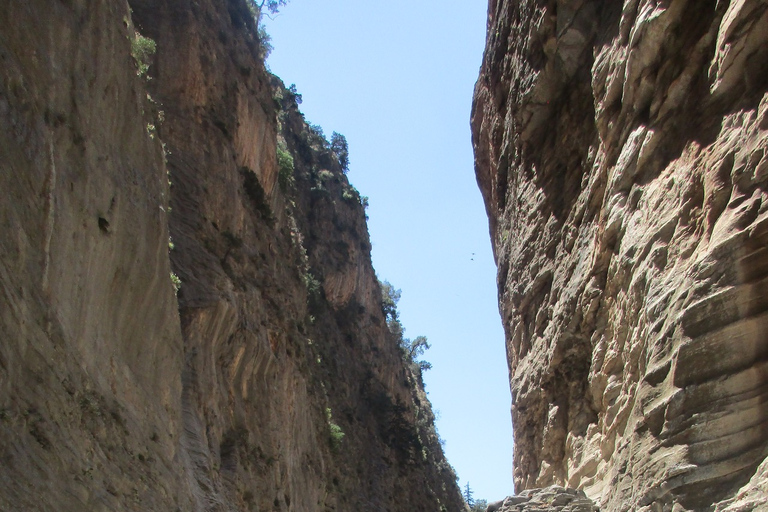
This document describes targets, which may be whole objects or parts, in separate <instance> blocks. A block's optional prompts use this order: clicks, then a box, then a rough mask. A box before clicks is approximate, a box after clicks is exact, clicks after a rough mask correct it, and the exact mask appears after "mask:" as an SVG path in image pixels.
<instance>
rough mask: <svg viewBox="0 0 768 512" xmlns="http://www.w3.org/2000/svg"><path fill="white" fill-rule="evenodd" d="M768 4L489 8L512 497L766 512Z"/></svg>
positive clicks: (484, 137)
mask: <svg viewBox="0 0 768 512" xmlns="http://www.w3.org/2000/svg"><path fill="white" fill-rule="evenodd" d="M767 39H768V6H767V5H766V4H765V3H764V2H760V1H756V0H754V1H750V0H740V1H735V0H734V1H731V2H714V1H705V2H691V1H685V0H672V1H669V2H654V1H648V0H634V1H625V2H603V1H587V0H584V1H554V0H553V1H526V0H522V1H506V0H493V1H491V2H490V3H489V18H488V36H487V46H486V52H485V56H484V60H483V65H482V68H481V73H480V78H479V80H478V82H477V85H476V89H475V98H474V105H473V113H472V129H473V142H474V148H475V165H476V173H477V179H478V183H479V185H480V188H481V190H482V192H483V196H484V198H485V202H486V208H487V211H488V215H489V219H490V227H491V236H492V239H493V244H494V248H495V255H496V260H497V263H498V267H499V273H498V285H499V303H500V310H501V313H502V316H503V322H504V327H505V330H506V337H507V355H508V361H509V366H510V387H511V390H512V394H513V402H514V404H513V408H512V416H513V422H514V427H515V485H516V488H517V489H518V490H523V489H529V488H533V487H542V486H546V485H550V484H553V483H557V484H560V485H567V486H569V487H574V488H581V489H584V490H585V491H586V492H587V494H588V495H589V496H590V497H592V498H594V499H595V500H596V501H597V502H599V503H600V504H601V506H602V509H603V510H610V511H613V510H616V511H619V510H621V511H623V510H649V511H650V510H673V509H674V510H676V511H677V510H710V509H711V510H758V509H761V508H765V507H768V496H767V495H766V489H767V488H768V462H766V455H768V154H766V153H768V132H766V129H768V96H766V94H765V93H766V90H767V87H766V86H767V85H768V44H766V43H768V41H767Z"/></svg>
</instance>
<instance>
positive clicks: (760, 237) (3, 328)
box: [0, 0, 768, 512]
mask: <svg viewBox="0 0 768 512" xmlns="http://www.w3.org/2000/svg"><path fill="white" fill-rule="evenodd" d="M284 3H285V2H283V4H284ZM257 5H258V2H256V3H254V2H252V1H250V0H49V1H45V0H3V1H2V2H0V124H1V126H2V130H0V194H1V196H0V229H1V232H2V235H1V236H0V336H1V337H2V341H0V512H17V511H19V512H42V511H44V512H69V511H71V512H82V511H98V512H107V511H109V512H112V511H119V512H128V511H135V512H139V511H142V512H143V511H158V512H160V511H162V512H165V511H167V512H235V511H238V512H240V511H259V512H264V511H286V512H310V511H339V512H345V511H349V512H352V511H365V512H369V511H370V512H411V511H426V512H432V511H434V512H468V511H469V510H470V509H469V507H468V505H467V503H465V501H464V499H463V497H462V493H461V491H460V489H459V486H458V484H457V477H456V474H455V472H454V469H453V467H452V466H451V465H450V464H449V461H448V460H447V459H446V456H445V454H444V452H443V446H442V441H441V439H440V437H439V436H438V434H437V430H436V428H435V413H433V411H432V407H431V404H430V401H429V400H428V398H427V394H426V391H425V389H424V382H423V379H422V375H421V370H420V369H419V365H418V364H414V360H413V357H412V355H411V356H410V357H409V354H408V352H407V351H404V350H403V349H402V348H401V346H400V344H399V341H398V334H397V333H396V332H393V331H392V330H391V329H390V327H389V325H388V322H390V321H391V319H392V315H393V313H392V311H391V309H392V308H393V307H394V305H393V304H387V303H386V302H385V301H384V299H383V294H382V284H381V283H380V282H379V279H378V278H377V275H376V273H375V271H374V269H373V266H372V263H371V249H372V246H371V241H370V238H369V234H368V227H367V224H366V221H367V216H366V211H365V206H366V204H365V203H366V199H365V198H364V197H363V196H361V194H360V192H359V191H358V190H357V189H355V188H354V187H353V186H352V185H351V184H350V182H349V180H348V178H347V176H346V163H345V162H344V161H343V160H344V158H341V157H340V154H339V152H338V151H337V150H336V149H335V148H334V147H333V145H332V144H331V143H330V142H329V141H328V140H327V139H326V137H325V136H324V135H323V133H322V131H321V130H319V129H318V127H316V126H313V125H311V124H309V123H308V122H307V121H306V120H305V118H304V116H303V114H302V113H301V112H300V110H299V103H300V101H297V100H299V97H298V96H297V93H296V90H295V89H293V88H291V87H286V86H285V84H284V83H283V82H282V81H281V79H280V78H279V77H277V76H275V75H273V74H272V73H270V72H269V71H268V70H267V68H266V66H265V63H264V59H265V54H266V53H267V46H268V41H267V40H266V38H265V36H264V34H263V33H261V32H260V30H259V26H258V21H257V20H258V7H257ZM264 5H265V4H262V6H264ZM254 9H255V10H254ZM457 15H460V14H457ZM428 22H429V20H424V23H428ZM487 23H488V24H487V39H486V48H485V53H484V55H482V65H481V68H480V75H479V78H478V80H477V84H476V87H475V92H474V98H469V97H468V98H466V100H467V102H470V101H472V118H471V122H470V124H471V130H472V141H471V142H472V145H473V149H474V157H475V174H476V178H477V183H478V185H479V188H480V190H481V192H482V195H483V199H484V201H485V206H486V211H487V214H488V219H489V227H490V237H491V243H492V246H493V251H494V257H495V260H496V263H497V267H498V281H497V284H498V298H499V311H500V314H501V322H502V324H503V327H504V331H505V336H506V354H507V363H508V367H509V385H510V389H511V392H512V404H511V407H512V422H513V425H514V442H515V447H514V474H513V475H510V480H514V488H515V492H516V494H515V495H513V496H510V497H507V498H505V499H503V500H501V501H497V502H494V503H491V504H490V505H488V507H487V512H493V511H498V512H527V511H534V510H535V511H562V512H598V511H603V512H630V511H633V512H634V511H637V512H750V511H766V510H768V2H766V1H765V0H717V1H715V0H701V1H699V2H693V1H691V0H623V1H621V2H611V1H607V0H489V2H488V19H487ZM477 58H478V62H479V61H480V59H481V56H480V55H478V56H477ZM339 79H340V80H343V77H340V78H339ZM371 94H372V95H373V93H371ZM361 115H364V112H363V111H362V110H361ZM468 143H469V141H468ZM439 149H440V148H430V150H434V151H439ZM471 172H472V169H467V173H471ZM439 186H440V183H436V184H435V187H439ZM473 254H474V253H473ZM384 296H386V293H385V294H384ZM400 337H401V338H402V333H400ZM478 378H482V376H478ZM481 398H482V397H479V399H481ZM478 416H480V415H478ZM478 421H482V417H480V418H478ZM468 435H469V434H468ZM500 456H501V455H500ZM486 464H488V465H493V464H494V461H493V460H488V461H486ZM472 510H473V511H474V510H477V509H476V508H473V509H472Z"/></svg>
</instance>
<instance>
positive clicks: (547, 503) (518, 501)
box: [487, 485, 599, 512]
mask: <svg viewBox="0 0 768 512" xmlns="http://www.w3.org/2000/svg"><path fill="white" fill-rule="evenodd" d="M533 511H548V512H598V511H599V509H598V508H597V507H596V506H595V504H594V503H593V502H592V500H590V499H589V498H587V496H586V495H585V494H584V492H583V491H577V490H575V489H565V488H563V487H559V486H556V485H553V486H550V487H546V488H544V489H529V490H526V491H523V492H521V493H520V494H518V495H516V496H510V497H508V498H506V499H504V500H502V501H499V502H496V503H491V504H490V505H488V509H487V512H533Z"/></svg>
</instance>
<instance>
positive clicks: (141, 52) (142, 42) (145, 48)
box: [131, 31, 157, 76]
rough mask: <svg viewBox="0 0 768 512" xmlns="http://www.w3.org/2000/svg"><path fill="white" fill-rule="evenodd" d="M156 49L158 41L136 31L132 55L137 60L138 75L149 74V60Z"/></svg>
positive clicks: (132, 40) (132, 44) (132, 43)
mask: <svg viewBox="0 0 768 512" xmlns="http://www.w3.org/2000/svg"><path fill="white" fill-rule="evenodd" d="M156 51H157V43H155V41H154V40H153V39H150V38H148V37H144V36H142V35H141V34H139V33H138V32H135V31H134V37H133V39H131V56H132V57H133V59H134V60H135V61H136V66H137V68H138V69H137V71H136V74H137V75H139V76H145V75H146V74H147V71H149V61H150V59H151V58H152V55H154V54H155V52H156Z"/></svg>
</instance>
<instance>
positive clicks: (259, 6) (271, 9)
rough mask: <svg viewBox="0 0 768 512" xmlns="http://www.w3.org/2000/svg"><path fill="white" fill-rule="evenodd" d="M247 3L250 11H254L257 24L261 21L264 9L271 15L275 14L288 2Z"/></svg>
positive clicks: (279, 0)
mask: <svg viewBox="0 0 768 512" xmlns="http://www.w3.org/2000/svg"><path fill="white" fill-rule="evenodd" d="M249 3H250V7H251V9H252V10H254V11H255V14H256V21H257V22H258V21H259V20H261V15H262V14H263V13H264V9H266V10H267V12H268V13H269V14H271V15H274V14H277V13H278V12H279V11H280V8H281V7H282V6H284V5H286V4H287V3H288V0H260V1H259V0H249ZM269 14H268V16H269Z"/></svg>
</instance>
